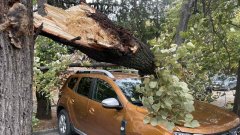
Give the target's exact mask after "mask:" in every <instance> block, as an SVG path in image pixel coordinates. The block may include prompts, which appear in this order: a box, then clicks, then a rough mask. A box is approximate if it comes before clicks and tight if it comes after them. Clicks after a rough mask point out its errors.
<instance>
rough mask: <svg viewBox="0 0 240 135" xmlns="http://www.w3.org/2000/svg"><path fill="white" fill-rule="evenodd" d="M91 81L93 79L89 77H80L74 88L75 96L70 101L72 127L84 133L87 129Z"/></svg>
mask: <svg viewBox="0 0 240 135" xmlns="http://www.w3.org/2000/svg"><path fill="white" fill-rule="evenodd" d="M92 81H93V79H92V78H90V77H81V78H80V80H79V83H78V85H77V86H76V87H75V88H74V91H75V94H74V96H72V99H71V101H72V115H73V116H74V117H73V119H74V120H73V121H74V126H75V128H77V129H78V130H80V131H82V132H86V127H87V124H86V123H87V119H86V118H87V115H88V113H87V106H88V103H89V97H90V90H91V88H92Z"/></svg>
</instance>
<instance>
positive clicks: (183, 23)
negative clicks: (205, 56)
mask: <svg viewBox="0 0 240 135" xmlns="http://www.w3.org/2000/svg"><path fill="white" fill-rule="evenodd" d="M194 2H195V0H188V2H186V3H183V5H182V8H181V18H180V21H179V24H178V27H177V31H176V35H175V38H174V42H175V44H177V45H180V44H182V43H183V42H184V38H182V37H181V32H185V31H186V30H187V27H188V22H189V19H190V16H191V14H192V13H191V10H192V8H193V5H194Z"/></svg>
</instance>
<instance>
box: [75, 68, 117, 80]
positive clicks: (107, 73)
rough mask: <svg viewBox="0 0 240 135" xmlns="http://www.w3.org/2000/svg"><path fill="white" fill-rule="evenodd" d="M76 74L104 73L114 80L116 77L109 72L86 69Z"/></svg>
mask: <svg viewBox="0 0 240 135" xmlns="http://www.w3.org/2000/svg"><path fill="white" fill-rule="evenodd" d="M76 73H104V74H105V75H106V76H108V77H110V78H112V79H114V78H115V77H114V76H113V74H112V73H110V72H109V71H107V70H98V69H89V70H88V69H84V70H79V71H77V72H76Z"/></svg>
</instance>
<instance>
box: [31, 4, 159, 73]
mask: <svg viewBox="0 0 240 135" xmlns="http://www.w3.org/2000/svg"><path fill="white" fill-rule="evenodd" d="M45 11H46V13H47V15H46V16H44V17H42V16H41V15H39V14H37V13H34V26H35V28H36V29H37V28H38V27H40V26H41V24H43V29H42V32H41V33H40V34H41V35H43V36H46V37H49V38H51V39H53V40H55V41H57V42H60V43H63V44H65V45H70V46H73V47H75V48H76V49H79V50H80V51H82V52H83V53H85V54H87V55H88V56H89V57H90V58H92V59H95V60H97V61H100V62H108V63H113V64H117V65H121V66H125V67H130V68H135V69H138V70H140V73H142V74H153V73H154V67H155V66H154V56H153V54H152V52H151V50H150V48H149V46H148V45H146V44H143V43H142V42H141V41H139V40H138V39H137V38H135V37H134V36H133V35H132V34H131V33H130V32H129V31H127V30H125V29H123V28H122V27H119V26H116V25H115V24H114V23H113V22H111V21H110V20H109V19H108V18H107V16H106V15H103V14H102V13H100V12H98V11H97V10H95V9H94V8H91V7H90V6H88V5H86V4H84V3H82V4H80V5H78V6H74V7H71V8H69V9H67V10H63V9H60V8H56V7H53V6H50V5H47V4H45Z"/></svg>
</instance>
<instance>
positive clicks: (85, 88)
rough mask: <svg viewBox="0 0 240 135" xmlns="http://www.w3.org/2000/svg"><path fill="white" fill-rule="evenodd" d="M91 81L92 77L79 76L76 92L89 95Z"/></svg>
mask: <svg viewBox="0 0 240 135" xmlns="http://www.w3.org/2000/svg"><path fill="white" fill-rule="evenodd" d="M91 83H92V78H89V77H83V78H81V80H80V82H79V84H78V87H77V89H76V92H77V93H78V94H81V95H83V96H87V97H88V96H89V91H90V87H91Z"/></svg>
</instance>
